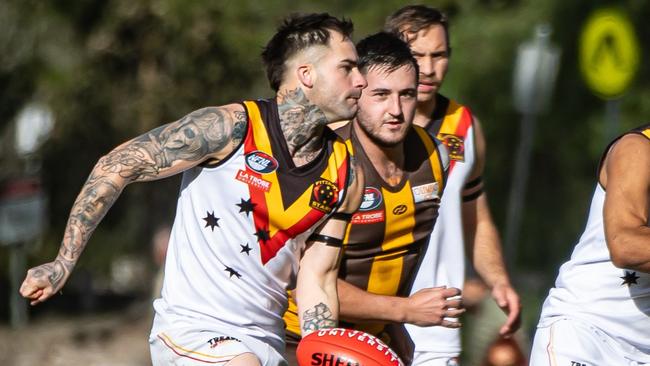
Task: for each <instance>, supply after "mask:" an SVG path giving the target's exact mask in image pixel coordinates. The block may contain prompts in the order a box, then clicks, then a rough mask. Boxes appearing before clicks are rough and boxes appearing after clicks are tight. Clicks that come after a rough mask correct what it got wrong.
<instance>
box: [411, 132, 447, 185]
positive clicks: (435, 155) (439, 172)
mask: <svg viewBox="0 0 650 366" xmlns="http://www.w3.org/2000/svg"><path fill="white" fill-rule="evenodd" d="M414 127H415V128H414V129H415V132H417V133H418V136H420V139H421V140H422V143H423V144H424V147H425V148H426V149H427V152H428V153H429V163H430V164H431V169H432V170H433V176H434V177H435V179H436V182H439V184H440V186H439V187H438V195H439V196H441V195H442V192H443V190H444V188H445V184H446V182H445V179H444V178H445V175H444V172H443V169H444V168H443V167H442V164H441V163H440V161H441V160H440V155H439V154H440V153H439V152H438V149H436V147H435V146H434V145H433V141H431V138H430V137H429V133H428V132H427V131H426V130H425V129H423V128H420V127H418V126H414Z"/></svg>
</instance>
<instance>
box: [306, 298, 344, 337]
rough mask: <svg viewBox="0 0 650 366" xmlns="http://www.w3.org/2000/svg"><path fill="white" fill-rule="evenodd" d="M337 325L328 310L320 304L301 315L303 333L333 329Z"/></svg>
mask: <svg viewBox="0 0 650 366" xmlns="http://www.w3.org/2000/svg"><path fill="white" fill-rule="evenodd" d="M337 324H338V322H337V320H336V319H335V318H334V316H333V314H332V311H331V310H330V308H329V307H328V306H327V305H325V304H324V303H322V302H321V303H319V304H318V305H316V306H314V307H313V308H311V309H308V310H306V311H305V312H304V313H303V325H302V330H303V332H311V331H315V330H319V329H323V328H334V327H336V326H337Z"/></svg>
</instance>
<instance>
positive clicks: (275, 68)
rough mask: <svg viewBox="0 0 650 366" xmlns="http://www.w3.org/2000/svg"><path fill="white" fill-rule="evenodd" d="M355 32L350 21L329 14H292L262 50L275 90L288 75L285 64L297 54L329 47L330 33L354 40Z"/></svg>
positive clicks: (263, 59) (267, 71)
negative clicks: (286, 74) (313, 48)
mask: <svg viewBox="0 0 650 366" xmlns="http://www.w3.org/2000/svg"><path fill="white" fill-rule="evenodd" d="M353 29H354V26H353V25H352V22H351V21H350V20H348V19H345V18H343V19H338V18H336V17H333V16H331V15H329V14H328V13H319V14H291V15H290V16H289V17H287V18H286V19H285V20H284V22H282V24H281V25H280V26H279V27H278V30H277V32H276V33H275V35H274V36H273V37H272V38H271V40H270V41H269V42H268V43H267V44H266V47H264V50H263V51H262V61H263V62H264V65H265V67H266V76H267V78H268V79H269V84H270V85H271V88H273V90H275V91H278V89H279V88H280V84H281V83H282V78H283V76H284V72H285V62H286V61H287V60H288V59H289V58H291V57H292V56H293V55H295V54H296V53H297V52H299V51H301V50H304V49H307V48H309V47H312V46H315V45H327V44H328V43H329V40H330V31H336V32H338V33H341V34H342V35H343V37H345V38H350V37H351V36H352V30H353Z"/></svg>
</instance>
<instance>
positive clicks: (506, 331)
mask: <svg viewBox="0 0 650 366" xmlns="http://www.w3.org/2000/svg"><path fill="white" fill-rule="evenodd" d="M492 297H493V298H494V301H495V302H496V303H497V305H499V307H500V308H501V310H503V312H504V313H505V314H506V315H507V316H508V319H506V322H505V324H503V326H501V329H499V334H500V335H501V336H504V337H509V336H511V335H512V333H514V332H515V331H516V330H517V329H519V326H520V325H521V302H520V301H519V295H517V292H515V290H514V289H513V288H512V286H510V284H509V283H499V284H496V285H495V286H494V287H493V288H492Z"/></svg>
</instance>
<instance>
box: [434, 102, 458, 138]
mask: <svg viewBox="0 0 650 366" xmlns="http://www.w3.org/2000/svg"><path fill="white" fill-rule="evenodd" d="M463 109H464V108H463V106H462V105H460V104H458V103H456V102H455V101H453V100H451V99H450V100H449V107H447V113H446V114H445V118H444V119H443V120H442V124H441V125H440V131H438V138H441V135H442V134H451V135H454V134H456V130H457V129H458V125H459V124H460V121H461V117H462V116H463Z"/></svg>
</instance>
